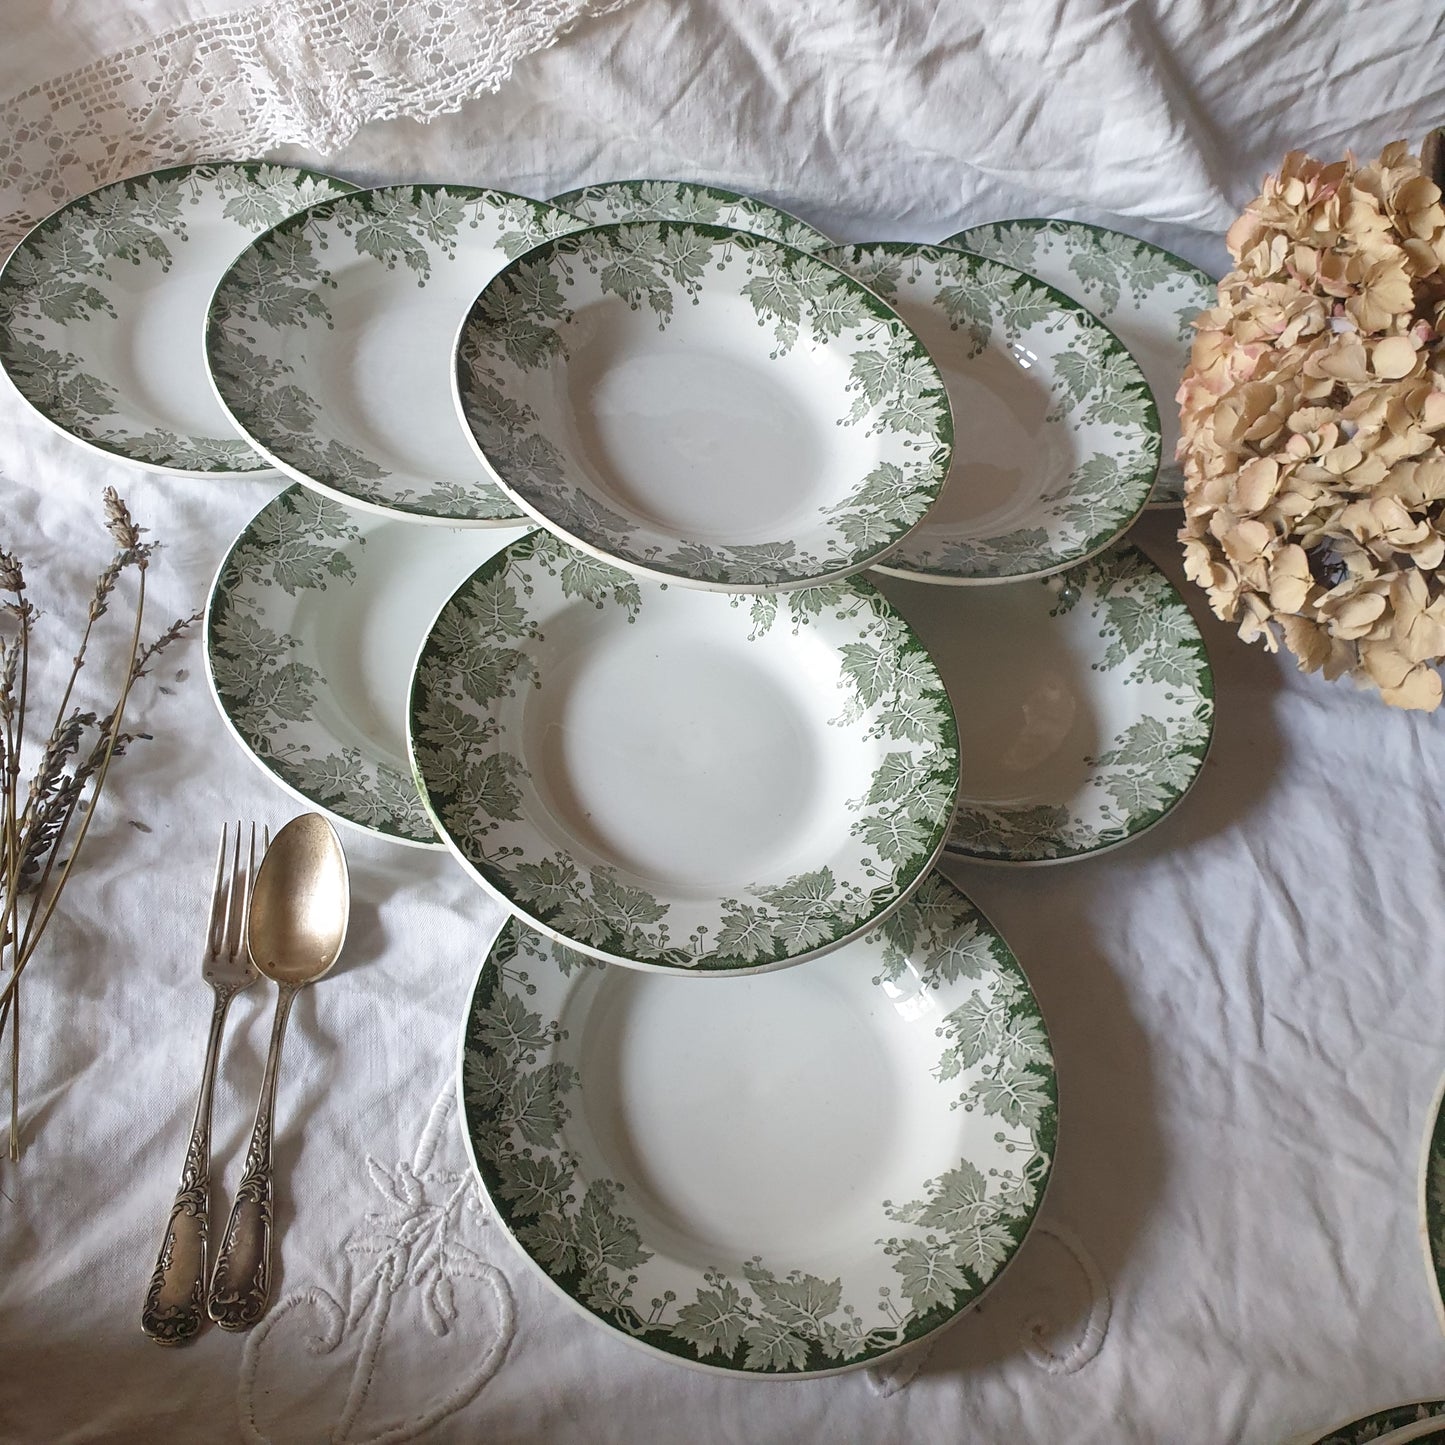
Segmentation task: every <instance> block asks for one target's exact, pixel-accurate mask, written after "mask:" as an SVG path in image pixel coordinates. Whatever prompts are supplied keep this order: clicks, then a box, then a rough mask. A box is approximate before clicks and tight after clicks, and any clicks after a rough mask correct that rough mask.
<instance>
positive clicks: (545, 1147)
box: [458, 872, 1058, 1378]
mask: <svg viewBox="0 0 1445 1445" xmlns="http://www.w3.org/2000/svg"><path fill="white" fill-rule="evenodd" d="M875 937H876V941H877V947H878V954H879V972H878V974H877V976H876V977H874V979H873V980H872V983H873V986H874V987H878V988H885V989H891V988H894V987H895V984H894V980H896V979H899V978H901V977H902V976H903V975H904V974H905V973H907V972H910V971H913V970H916V977H915V978H914V979H913V980H912V981H911V983H910V986H911V987H916V988H918V989H919V990H920V991H923V990H929V991H937V992H940V993H942V994H943V995H944V996H945V998H946V1000H947V1002H948V1003H949V1004H950V1005H953V1006H952V1007H950V1008H949V1010H948V1012H947V1014H946V1015H945V1017H944V1019H943V1022H942V1024H941V1026H940V1027H939V1028H938V1029H937V1030H936V1031H935V1032H936V1034H937V1036H938V1038H939V1039H940V1040H942V1044H941V1048H940V1053H939V1055H938V1059H937V1062H936V1063H935V1064H934V1065H933V1066H932V1068H931V1070H930V1072H931V1073H932V1074H933V1076H934V1078H935V1079H936V1080H937V1081H938V1083H939V1084H940V1086H942V1087H949V1088H950V1089H955V1088H956V1089H957V1091H958V1098H957V1100H956V1101H955V1102H954V1104H953V1107H955V1108H958V1107H962V1108H965V1109H968V1110H970V1111H972V1110H978V1111H980V1112H981V1113H982V1114H984V1115H986V1116H989V1117H995V1118H997V1119H998V1121H999V1123H1000V1125H1001V1126H1002V1128H1004V1129H1007V1130H1008V1131H1009V1132H1008V1133H1007V1134H1002V1133H1000V1134H997V1135H995V1142H999V1141H1000V1140H1002V1141H1004V1146H1005V1150H1006V1152H1009V1153H1017V1154H1018V1155H1020V1156H1021V1158H1022V1163H1021V1166H1020V1167H1019V1169H1018V1170H1017V1171H1016V1172H1015V1171H1013V1170H1012V1169H1000V1170H997V1171H994V1170H990V1172H989V1174H988V1176H987V1177H986V1176H985V1175H984V1173H983V1172H982V1171H981V1170H979V1169H978V1168H977V1167H975V1165H974V1164H973V1163H972V1162H971V1161H970V1160H968V1159H966V1158H965V1159H960V1160H959V1162H958V1164H957V1165H956V1166H954V1167H953V1168H952V1169H950V1170H948V1171H946V1172H945V1173H944V1174H942V1175H940V1176H938V1177H936V1178H932V1179H925V1180H921V1181H920V1182H919V1186H918V1191H917V1193H918V1197H917V1198H914V1199H911V1200H909V1201H908V1202H906V1203H895V1202H893V1201H889V1200H884V1201H881V1202H880V1210H879V1226H880V1229H882V1230H884V1231H887V1233H886V1235H885V1237H880V1238H878V1239H877V1240H876V1241H874V1245H873V1247H874V1248H875V1249H876V1250H877V1251H878V1253H879V1254H881V1255H882V1256H884V1257H886V1258H887V1260H888V1262H889V1263H888V1271H887V1273H888V1277H889V1283H888V1284H886V1285H882V1286H878V1287H877V1293H876V1297H875V1299H873V1300H872V1301H868V1302H864V1301H862V1300H860V1299H851V1298H850V1299H845V1298H844V1283H843V1280H842V1278H841V1277H840V1278H837V1279H832V1280H825V1279H822V1278H820V1277H818V1276H815V1275H811V1274H808V1273H805V1272H803V1271H800V1270H797V1269H793V1270H786V1261H779V1260H766V1261H765V1260H764V1259H763V1258H762V1257H761V1256H754V1257H753V1258H751V1259H748V1260H729V1261H719V1262H718V1263H717V1264H716V1265H715V1266H714V1267H711V1268H709V1269H707V1270H706V1271H700V1270H693V1271H691V1272H689V1273H687V1274H686V1278H685V1279H679V1280H678V1281H677V1283H678V1285H679V1287H677V1288H674V1287H672V1285H671V1284H669V1285H668V1287H667V1288H665V1289H664V1288H661V1287H660V1286H661V1285H662V1284H664V1283H667V1281H664V1280H661V1279H658V1280H656V1281H653V1280H649V1279H648V1278H647V1277H646V1275H645V1267H646V1265H647V1264H648V1263H649V1261H650V1259H651V1258H652V1252H651V1251H650V1250H649V1249H648V1248H647V1246H646V1243H645V1241H644V1239H643V1237H642V1232H641V1230H640V1229H639V1227H638V1225H637V1222H636V1221H635V1220H634V1219H633V1218H632V1217H631V1216H630V1215H629V1214H628V1212H627V1206H628V1200H627V1194H626V1190H625V1188H624V1187H623V1186H622V1185H620V1184H619V1183H617V1182H616V1181H615V1180H611V1179H606V1178H584V1177H583V1176H582V1174H581V1171H580V1166H579V1162H578V1160H577V1158H576V1157H575V1156H574V1155H573V1154H572V1153H571V1152H570V1151H569V1150H568V1149H567V1147H566V1140H565V1125H566V1122H567V1120H568V1118H569V1117H570V1115H571V1113H572V1111H573V1107H574V1105H575V1102H576V1097H577V1091H578V1089H579V1084H580V1078H579V1075H578V1073H577V1070H576V1069H575V1068H574V1067H573V1065H572V1063H571V1062H569V1061H568V1059H567V1058H566V1057H565V1045H566V1044H567V1041H568V1032H567V1030H566V1029H565V1028H564V1027H563V1025H562V1023H561V1021H560V1020H561V1018H562V1017H563V1010H562V1009H561V1008H560V1007H559V1008H555V1009H554V1008H552V1007H550V1006H548V1007H546V1008H544V1009H542V1011H538V1006H539V1004H547V1003H548V1002H549V1000H551V999H552V998H553V997H554V996H555V995H556V994H557V993H558V992H559V990H560V991H561V996H562V1001H566V997H567V991H568V988H569V987H570V986H569V985H566V984H565V983H563V984H559V983H558V981H557V980H558V979H559V978H560V979H561V980H564V981H565V980H570V978H571V975H572V974H573V973H575V972H578V971H583V972H584V973H585V971H588V970H600V969H602V968H605V965H603V964H599V963H597V962H595V961H593V960H591V959H588V958H585V957H583V956H582V955H581V954H578V953H576V952H574V951H572V950H570V949H567V948H566V947H561V946H558V945H557V944H556V943H555V942H553V941H551V940H549V939H547V938H545V937H544V936H542V935H540V934H537V933H535V932H534V931H532V930H530V929H529V928H528V927H527V926H526V924H524V923H522V922H521V921H520V920H518V919H516V918H513V919H509V920H508V922H507V923H506V924H505V925H504V926H503V928H502V931H501V934H500V935H499V936H498V938H497V941H496V942H495V943H494V944H493V947H492V950H491V952H490V954H489V955H488V957H487V959H486V960H485V961H484V963H483V965H482V968H481V971H480V974H479V976H478V979H477V984H476V988H475V990H474V993H473V997H472V1000H471V1003H470V1006H469V1008H468V1010H467V1016H466V1022H465V1024H464V1026H463V1029H462V1038H461V1047H460V1051H459V1052H460V1058H459V1062H458V1093H459V1096H460V1099H461V1104H462V1111H463V1116H464V1119H465V1121H466V1128H465V1131H464V1133H465V1137H466V1140H467V1147H468V1149H469V1151H470V1153H471V1155H472V1160H473V1163H474V1165H475V1166H476V1169H477V1172H478V1174H479V1176H480V1177H481V1179H482V1183H483V1186H484V1187H485V1189H486V1191H487V1194H488V1196H489V1198H490V1200H491V1203H492V1207H493V1209H494V1211H495V1213H496V1216H497V1218H498V1219H499V1220H500V1221H501V1223H502V1225H503V1227H504V1228H505V1229H506V1230H507V1232H508V1233H509V1234H510V1235H511V1237H512V1239H513V1240H514V1242H515V1243H516V1244H517V1245H518V1247H519V1248H520V1249H521V1251H522V1252H523V1253H524V1254H525V1255H526V1256H527V1257H528V1258H529V1259H530V1260H531V1261H532V1262H533V1264H534V1265H536V1266H537V1268H538V1269H539V1270H540V1271H541V1273H542V1274H543V1276H544V1278H546V1279H547V1280H548V1281H549V1282H550V1283H551V1284H552V1285H553V1286H554V1287H555V1288H557V1289H559V1290H560V1291H561V1292H562V1293H563V1294H564V1295H565V1296H566V1297H567V1298H569V1299H570V1300H571V1301H572V1303H573V1304H574V1305H576V1306H577V1307H578V1308H580V1309H582V1310H583V1311H584V1312H586V1313H587V1314H589V1315H592V1316H594V1317H595V1318H596V1319H598V1320H600V1321H601V1322H602V1323H604V1324H606V1325H609V1326H611V1327H612V1328H613V1329H615V1330H617V1331H619V1332H620V1333H621V1334H622V1335H623V1336H624V1337H625V1338H626V1339H628V1340H629V1341H631V1342H633V1343H635V1344H637V1345H640V1346H642V1347H644V1348H647V1349H650V1350H652V1351H654V1352H656V1353H660V1354H662V1355H664V1356H667V1357H669V1358H671V1359H674V1360H677V1361H680V1362H682V1363H684V1364H688V1365H692V1366H696V1367H701V1368H704V1369H713V1370H719V1371H724V1372H731V1373H744V1374H752V1375H772V1376H784V1377H791V1378H800V1377H809V1376H817V1375H826V1374H836V1373H839V1372H841V1371H843V1370H848V1369H856V1368H858V1367H860V1366H864V1365H869V1364H873V1363H876V1362H877V1361H878V1360H880V1359H882V1358H883V1357H885V1356H887V1355H889V1354H891V1353H892V1352H894V1351H895V1350H898V1349H901V1348H903V1347H904V1346H906V1345H909V1344H912V1343H914V1342H916V1341H917V1340H920V1339H922V1338H923V1337H924V1336H926V1335H929V1334H932V1333H933V1332H934V1331H936V1330H938V1329H941V1328H943V1327H944V1326H945V1325H947V1324H948V1323H949V1322H950V1321H952V1320H953V1319H955V1318H956V1317H957V1316H958V1315H959V1314H960V1313H961V1312H962V1311H964V1310H966V1309H968V1308H969V1307H971V1306H972V1305H973V1304H975V1303H976V1302H977V1301H978V1299H979V1297H980V1295H982V1294H983V1292H984V1291H985V1290H986V1289H987V1288H988V1287H989V1286H990V1285H991V1284H992V1283H993V1282H994V1281H995V1280H996V1279H997V1278H998V1276H999V1274H1000V1272H1001V1271H1002V1270H1003V1268H1004V1266H1005V1265H1006V1264H1007V1263H1008V1262H1009V1260H1010V1259H1012V1258H1013V1256H1014V1255H1015V1254H1016V1252H1017V1251H1018V1249H1019V1247H1020V1246H1021V1245H1022V1243H1023V1241H1024V1239H1025V1237H1026V1236H1027V1234H1028V1231H1029V1229H1030V1228H1031V1226H1032V1224H1033V1222H1034V1219H1035V1218H1036V1216H1037V1213H1038V1210H1039V1207H1040V1205H1041V1203H1042V1200H1043V1195H1044V1192H1045V1190H1046V1188H1047V1185H1048V1181H1049V1177H1050V1173H1051V1169H1052V1163H1053V1156H1054V1151H1055V1147H1056V1142H1057V1136H1058V1085H1057V1077H1056V1074H1055V1070H1054V1063H1053V1054H1052V1048H1051V1045H1050V1042H1049V1038H1048V1033H1047V1030H1046V1027H1045V1025H1044V1020H1043V1016H1042V1014H1041V1012H1040V1011H1039V1007H1038V1002H1037V1000H1036V999H1035V998H1034V995H1033V992H1032V989H1031V988H1030V987H1029V983H1028V980H1027V978H1026V977H1025V976H1024V974H1023V971H1022V970H1021V969H1020V967H1019V965H1018V961H1017V960H1016V959H1015V958H1014V956H1013V954H1012V952H1011V951H1010V950H1009V948H1008V945H1007V944H1006V943H1005V942H1004V940H1003V939H1002V937H1000V935H999V934H998V933H997V931H996V930H995V929H994V928H993V926H992V924H990V923H989V921H988V920H987V919H986V918H985V917H984V916H983V915H982V914H981V913H980V912H979V911H978V910H977V909H976V908H975V907H974V905H973V904H972V903H971V902H970V901H969V900H968V898H967V897H965V895H964V894H963V893H962V892H961V891H959V889H958V888H957V886H956V885H954V884H953V883H951V882H950V881H949V880H948V879H947V878H946V877H945V876H944V875H943V874H941V873H937V872H935V873H932V874H930V875H929V877H928V878H927V879H926V880H925V882H924V884H923V885H922V887H921V888H919V890H918V891H917V892H916V893H915V894H914V895H913V897H912V898H911V899H910V900H909V901H908V903H906V904H905V905H904V907H903V908H902V909H900V910H899V911H898V912H896V913H894V914H893V915H892V916H891V917H890V918H889V919H888V920H886V921H885V922H883V923H882V924H881V925H880V926H879V929H878V931H877V934H876V935H875ZM920 955H922V959H923V961H922V964H921V966H920V965H919V964H917V963H915V962H913V960H916V959H917V958H918V957H919V956H920ZM534 979H535V981H534ZM955 1000H957V1002H955ZM549 1013H550V1014H551V1015H552V1016H551V1017H550V1018H548V1017H547V1014H549ZM566 1016H567V1017H568V1019H569V1022H570V1021H575V1018H576V1015H575V1013H574V1011H573V1010H572V1009H570V1008H569V1009H567V1010H566ZM955 1081H956V1082H955ZM1010 1144H1011V1145H1012V1146H1013V1147H1012V1148H1009V1147H1008V1145H1010ZM673 1269H674V1272H675V1273H678V1274H679V1275H681V1274H683V1272H684V1270H685V1267H683V1266H679V1265H676V1264H674V1266H673ZM654 1285H657V1286H658V1287H656V1288H655V1287H654ZM653 1296H655V1297H653ZM644 1300H650V1304H647V1305H644V1304H643V1301H644ZM869 1311H871V1312H872V1313H871V1317H870V1313H869Z"/></svg>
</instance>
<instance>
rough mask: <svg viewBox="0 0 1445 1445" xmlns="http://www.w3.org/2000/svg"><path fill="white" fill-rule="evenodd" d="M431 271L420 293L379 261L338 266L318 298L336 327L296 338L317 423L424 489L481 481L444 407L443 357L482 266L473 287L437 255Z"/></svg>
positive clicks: (447, 380) (447, 397)
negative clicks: (330, 290)
mask: <svg viewBox="0 0 1445 1445" xmlns="http://www.w3.org/2000/svg"><path fill="white" fill-rule="evenodd" d="M432 265H433V268H434V270H433V275H432V277H431V280H430V281H429V282H428V283H427V284H426V285H425V286H418V284H417V279H416V277H415V275H414V274H413V273H412V272H410V271H407V270H404V269H400V268H399V269H398V270H395V271H388V270H386V269H385V268H384V267H383V266H382V265H381V263H380V262H374V261H373V262H367V261H364V260H363V261H361V262H358V263H356V264H353V265H351V266H347V267H344V268H341V269H339V270H338V271H337V273H336V277H335V279H336V281H337V290H336V292H335V293H334V294H326V298H325V299H326V302H327V305H328V307H329V309H330V311H331V316H332V320H333V321H334V323H335V330H334V331H325V330H324V329H322V328H320V327H318V326H316V325H314V324H313V325H312V326H311V327H310V328H309V329H308V330H307V331H306V332H305V333H304V334H300V333H298V335H303V336H304V339H303V340H302V345H303V346H304V348H305V351H306V354H307V356H308V357H309V358H310V359H311V360H312V362H313V363H314V365H313V367H312V368H311V369H310V372H311V374H310V377H309V378H308V380H309V384H311V385H312V386H314V388H315V390H316V393H317V395H318V396H320V397H321V399H322V400H323V402H324V403H325V410H324V413H323V415H322V418H321V424H322V426H323V427H324V428H325V429H326V430H327V431H328V432H329V433H332V434H334V435H335V436H337V437H338V438H339V439H340V440H342V441H343V442H345V443H346V444H347V445H349V446H353V447H355V448H357V449H358V450H359V451H362V452H364V453H365V454H366V455H367V456H368V457H370V458H371V459H372V460H373V461H375V462H376V463H377V464H378V465H380V466H382V467H384V468H385V469H386V470H387V471H389V472H391V473H393V474H395V476H396V477H397V478H398V479H402V480H411V481H413V482H415V483H417V484H418V485H419V486H421V487H422V488H426V487H427V485H428V484H429V483H431V484H434V483H437V482H456V481H471V480H475V479H477V478H480V477H481V476H482V475H483V472H482V468H481V464H480V463H479V462H478V461H477V459H476V456H475V454H474V453H473V452H472V449H471V447H470V445H469V444H468V442H467V438H466V433H465V431H464V430H463V429H462V425H461V423H460V422H459V421H458V419H457V416H456V412H455V410H454V409H453V406H452V399H451V365H452V362H451V351H452V342H453V340H454V339H455V337H456V333H457V328H458V327H459V326H460V325H461V322H462V318H463V317H464V316H465V315H466V312H467V307H468V306H469V305H470V304H471V302H472V300H473V299H474V298H475V295H476V291H478V290H480V289H481V285H482V284H483V283H484V282H485V280H486V268H483V270H482V272H481V279H480V280H479V281H477V284H476V286H475V287H473V286H472V285H471V281H472V280H475V279H476V274H477V273H476V272H475V268H468V267H464V266H462V265H461V264H460V262H459V261H458V262H450V261H447V260H445V259H442V258H440V257H434V258H433V261H432Z"/></svg>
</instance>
